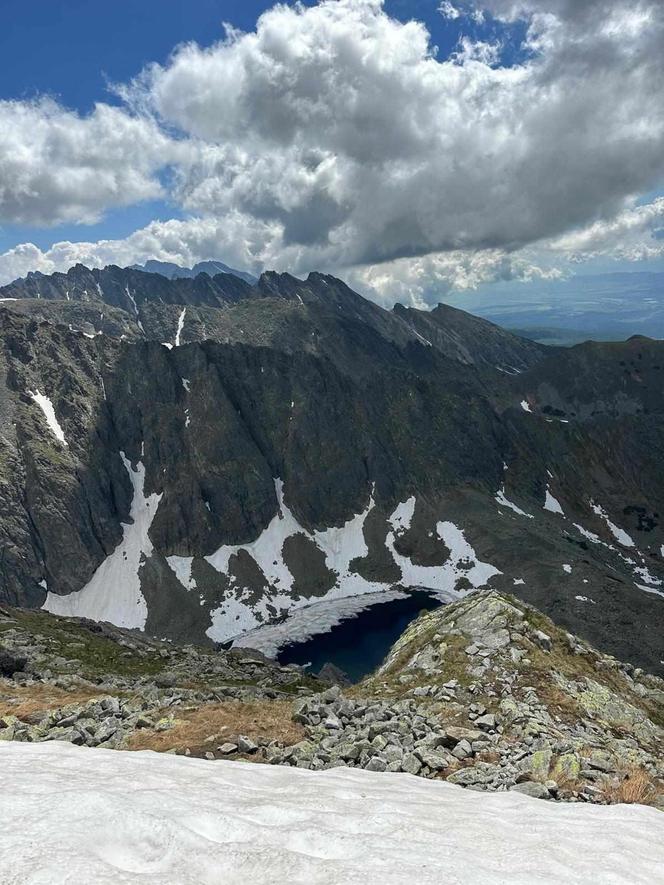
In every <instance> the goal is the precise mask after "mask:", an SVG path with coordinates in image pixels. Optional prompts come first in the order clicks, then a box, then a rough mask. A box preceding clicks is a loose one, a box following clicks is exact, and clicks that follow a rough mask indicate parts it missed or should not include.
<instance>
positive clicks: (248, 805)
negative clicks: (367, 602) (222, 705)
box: [0, 742, 664, 885]
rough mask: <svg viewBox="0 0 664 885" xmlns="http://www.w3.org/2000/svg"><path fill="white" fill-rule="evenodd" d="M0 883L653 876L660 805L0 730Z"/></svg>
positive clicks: (662, 821) (393, 882)
mask: <svg viewBox="0 0 664 885" xmlns="http://www.w3.org/2000/svg"><path fill="white" fill-rule="evenodd" d="M0 772H2V775H1V781H2V789H1V790H0V813H1V815H2V823H3V825H2V828H1V829H0V870H1V871H2V873H1V878H2V882H3V885H24V883H25V885H27V883H30V885H37V883H39V885H64V883H68V885H71V883H75V882H76V883H79V882H85V883H88V882H89V883H92V882H94V883H114V885H119V883H139V882H140V883H160V885H163V883H169V885H181V883H182V885H186V883H191V885H193V883H196V885H201V883H202V885H212V883H214V885H221V883H223V885H235V883H238V885H239V883H242V885H248V883H251V885H263V883H264V885H267V883H270V885H276V883H307V885H316V883H344V885H346V883H363V885H371V883H376V885H378V883H380V885H407V883H418V885H419V883H424V885H426V883H436V885H440V883H443V882H444V883H447V885H451V883H455V885H460V883H469V885H470V883H473V885H475V883H478V882H481V883H483V885H491V883H510V885H535V883H561V885H562V883H565V885H569V883H584V885H586V883H590V882H591V883H593V885H605V883H630V885H639V883H644V885H645V883H648V885H651V883H655V882H661V881H662V870H664V839H662V834H663V833H664V817H663V816H662V814H661V812H658V811H654V810H652V809H648V808H644V807H639V806H626V805H622V806H613V807H599V806H588V805H571V804H553V803H548V802H544V801H541V800H537V799H529V798H527V797H525V796H521V795H516V794H514V793H498V794H492V795H488V794H481V793H475V792H470V791H465V790H463V789H461V788H460V787H456V786H452V785H451V784H445V783H442V782H432V781H426V780H423V779H419V778H416V777H411V776H410V775H405V774H374V773H371V772H366V771H357V770H349V769H332V770H330V771H326V772H319V773H314V772H309V771H302V770H298V769H292V768H280V767H276V766H275V767H273V766H267V765H252V764H246V763H245V764H243V763H234V762H205V761H201V760H193V759H185V758H182V757H176V756H167V755H157V754H154V753H127V752H118V751H112V750H90V749H84V748H80V747H73V746H71V745H69V744H62V743H56V742H52V743H43V744H23V743H4V744H0Z"/></svg>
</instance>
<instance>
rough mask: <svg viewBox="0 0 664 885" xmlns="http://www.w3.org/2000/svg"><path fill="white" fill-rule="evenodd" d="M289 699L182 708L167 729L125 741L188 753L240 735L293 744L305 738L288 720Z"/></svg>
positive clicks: (130, 745)
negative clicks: (193, 708) (183, 709)
mask: <svg viewBox="0 0 664 885" xmlns="http://www.w3.org/2000/svg"><path fill="white" fill-rule="evenodd" d="M291 713H292V704H291V702H290V701H270V700H257V701H227V702H226V703H223V704H205V705H203V706H201V707H198V708H197V709H195V710H185V711H183V712H182V714H181V716H179V717H178V719H177V721H176V724H175V726H174V727H173V728H170V729H169V730H168V731H152V730H151V729H147V728H146V729H142V730H140V731H137V732H135V733H134V734H133V735H132V736H131V738H130V739H129V741H128V744H127V749H129V750H155V751H156V752H158V753H165V752H167V751H169V750H180V751H184V750H185V749H189V750H191V751H192V752H196V751H202V750H214V749H215V747H216V746H217V745H218V744H220V743H224V741H229V740H232V739H233V738H234V737H237V736H238V735H240V734H242V735H245V736H246V737H248V738H251V740H254V741H256V740H257V739H258V738H267V739H269V740H278V741H282V742H283V743H284V744H287V745H289V744H295V743H297V742H298V741H300V740H302V739H303V738H304V737H305V731H304V728H303V727H302V726H301V725H299V724H298V723H296V722H293V720H292V719H291Z"/></svg>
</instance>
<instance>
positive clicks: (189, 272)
mask: <svg viewBox="0 0 664 885" xmlns="http://www.w3.org/2000/svg"><path fill="white" fill-rule="evenodd" d="M131 269H132V270H143V271H145V272H146V273H158V274H161V276H162V277H167V278H168V279H169V280H182V279H190V278H193V277H197V276H198V274H199V273H206V274H207V275H208V276H210V277H214V276H216V275H217V274H220V273H229V274H233V276H235V277H239V278H240V279H241V280H244V281H245V282H246V283H250V284H251V285H253V284H254V283H255V282H256V277H254V276H252V275H251V274H249V273H245V272H244V271H243V270H236V269H235V268H234V267H229V266H228V265H227V264H224V263H223V261H199V262H198V264H195V265H194V266H193V267H181V266H180V265H179V264H173V262H171V261H155V260H154V259H152V260H150V261H146V262H145V264H132V265H131Z"/></svg>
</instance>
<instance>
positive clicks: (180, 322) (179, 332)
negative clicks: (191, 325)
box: [174, 307, 187, 347]
mask: <svg viewBox="0 0 664 885" xmlns="http://www.w3.org/2000/svg"><path fill="white" fill-rule="evenodd" d="M186 313H187V308H186V307H185V308H184V309H183V311H182V313H181V314H180V316H179V317H178V327H177V331H176V333H175V345H174V346H175V347H179V346H180V338H181V336H182V330H183V329H184V317H185V314H186Z"/></svg>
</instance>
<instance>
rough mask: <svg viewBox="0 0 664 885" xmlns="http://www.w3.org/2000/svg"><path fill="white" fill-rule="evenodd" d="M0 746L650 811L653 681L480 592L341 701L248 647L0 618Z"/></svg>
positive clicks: (660, 744)
mask: <svg viewBox="0 0 664 885" xmlns="http://www.w3.org/2000/svg"><path fill="white" fill-rule="evenodd" d="M0 740H19V741H48V740H62V741H68V742H71V743H74V744H82V745H88V746H100V747H107V748H115V749H127V750H131V749H153V750H158V751H163V752H172V753H180V754H184V755H194V756H204V757H206V758H209V759H220V758H243V759H246V760H247V761H255V762H266V763H270V764H281V765H291V766H297V767H300V768H309V769H314V770H319V769H326V768H331V767H337V766H348V767H358V768H365V769H368V770H370V771H393V772H399V771H402V772H408V773H410V774H413V775H418V776H421V777H428V778H443V779H446V780H448V781H450V782H452V783H456V784H459V785H461V786H463V787H467V788H469V789H474V790H492V791H495V790H498V791H504V790H516V791H519V792H522V793H527V794H528V795H531V796H535V797H539V798H542V799H552V800H566V801H585V802H597V803H611V802H621V801H622V802H625V801H626V802H643V803H647V804H651V805H655V806H657V807H661V808H663V809H664V680H661V679H659V678H657V677H654V676H651V675H649V674H646V673H644V672H643V671H642V670H640V669H638V668H634V667H632V666H631V665H629V664H625V663H621V662H619V661H617V660H615V659H614V658H611V657H609V656H607V655H603V654H601V653H599V652H597V651H596V650H595V649H593V648H592V647H590V646H589V645H588V644H586V643H585V642H582V641H581V640H579V639H578V638H577V637H575V636H572V635H571V634H568V633H566V632H564V631H562V630H560V629H559V628H558V627H556V626H555V625H554V624H553V623H552V622H551V621H550V620H548V619H547V618H546V617H544V616H543V615H541V614H540V613H539V612H537V611H536V610H535V609H532V608H530V607H528V606H526V605H525V604H524V603H522V602H520V601H517V600H516V599H514V598H512V597H510V596H507V595H503V594H499V593H496V592H483V593H478V594H473V595H472V596H469V597H467V598H466V599H465V600H463V601H461V602H458V603H456V604H453V605H448V606H443V607H441V608H439V609H436V610H435V611H433V612H429V613H426V614H423V615H421V616H420V617H419V618H418V619H417V620H416V621H414V622H413V623H412V624H411V625H410V626H409V628H408V629H407V630H406V631H405V633H404V634H403V635H402V637H401V638H400V639H399V641H398V642H397V643H396V644H395V645H394V647H393V648H392V650H391V652H390V654H389V655H388V657H387V659H386V660H385V662H384V663H383V665H382V666H381V668H380V669H379V670H378V671H377V672H376V673H375V674H372V676H371V677H369V678H368V679H366V680H364V681H363V682H362V683H360V684H359V685H354V686H348V687H344V688H343V689H342V688H340V687H339V686H338V685H326V684H325V683H323V682H322V681H321V680H318V679H315V678H312V677H309V676H306V675H305V674H303V673H302V671H301V670H299V669H298V668H297V667H294V666H289V667H282V666H279V665H278V664H276V663H275V662H273V661H269V660H268V659H265V658H263V657H262V656H261V655H260V654H257V653H254V652H251V651H246V650H245V651H243V652H240V651H233V650H232V651H225V650H219V651H214V650H210V649H200V648H197V647H194V646H174V645H173V644H171V643H168V642H161V641H158V640H152V639H148V638H146V637H145V636H144V635H142V634H139V633H135V632H130V631H122V630H119V629H117V628H114V627H109V626H107V625H99V624H93V623H91V622H85V621H81V620H75V619H64V618H56V617H53V616H51V615H47V614H42V613H35V612H26V611H24V610H16V609H0Z"/></svg>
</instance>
